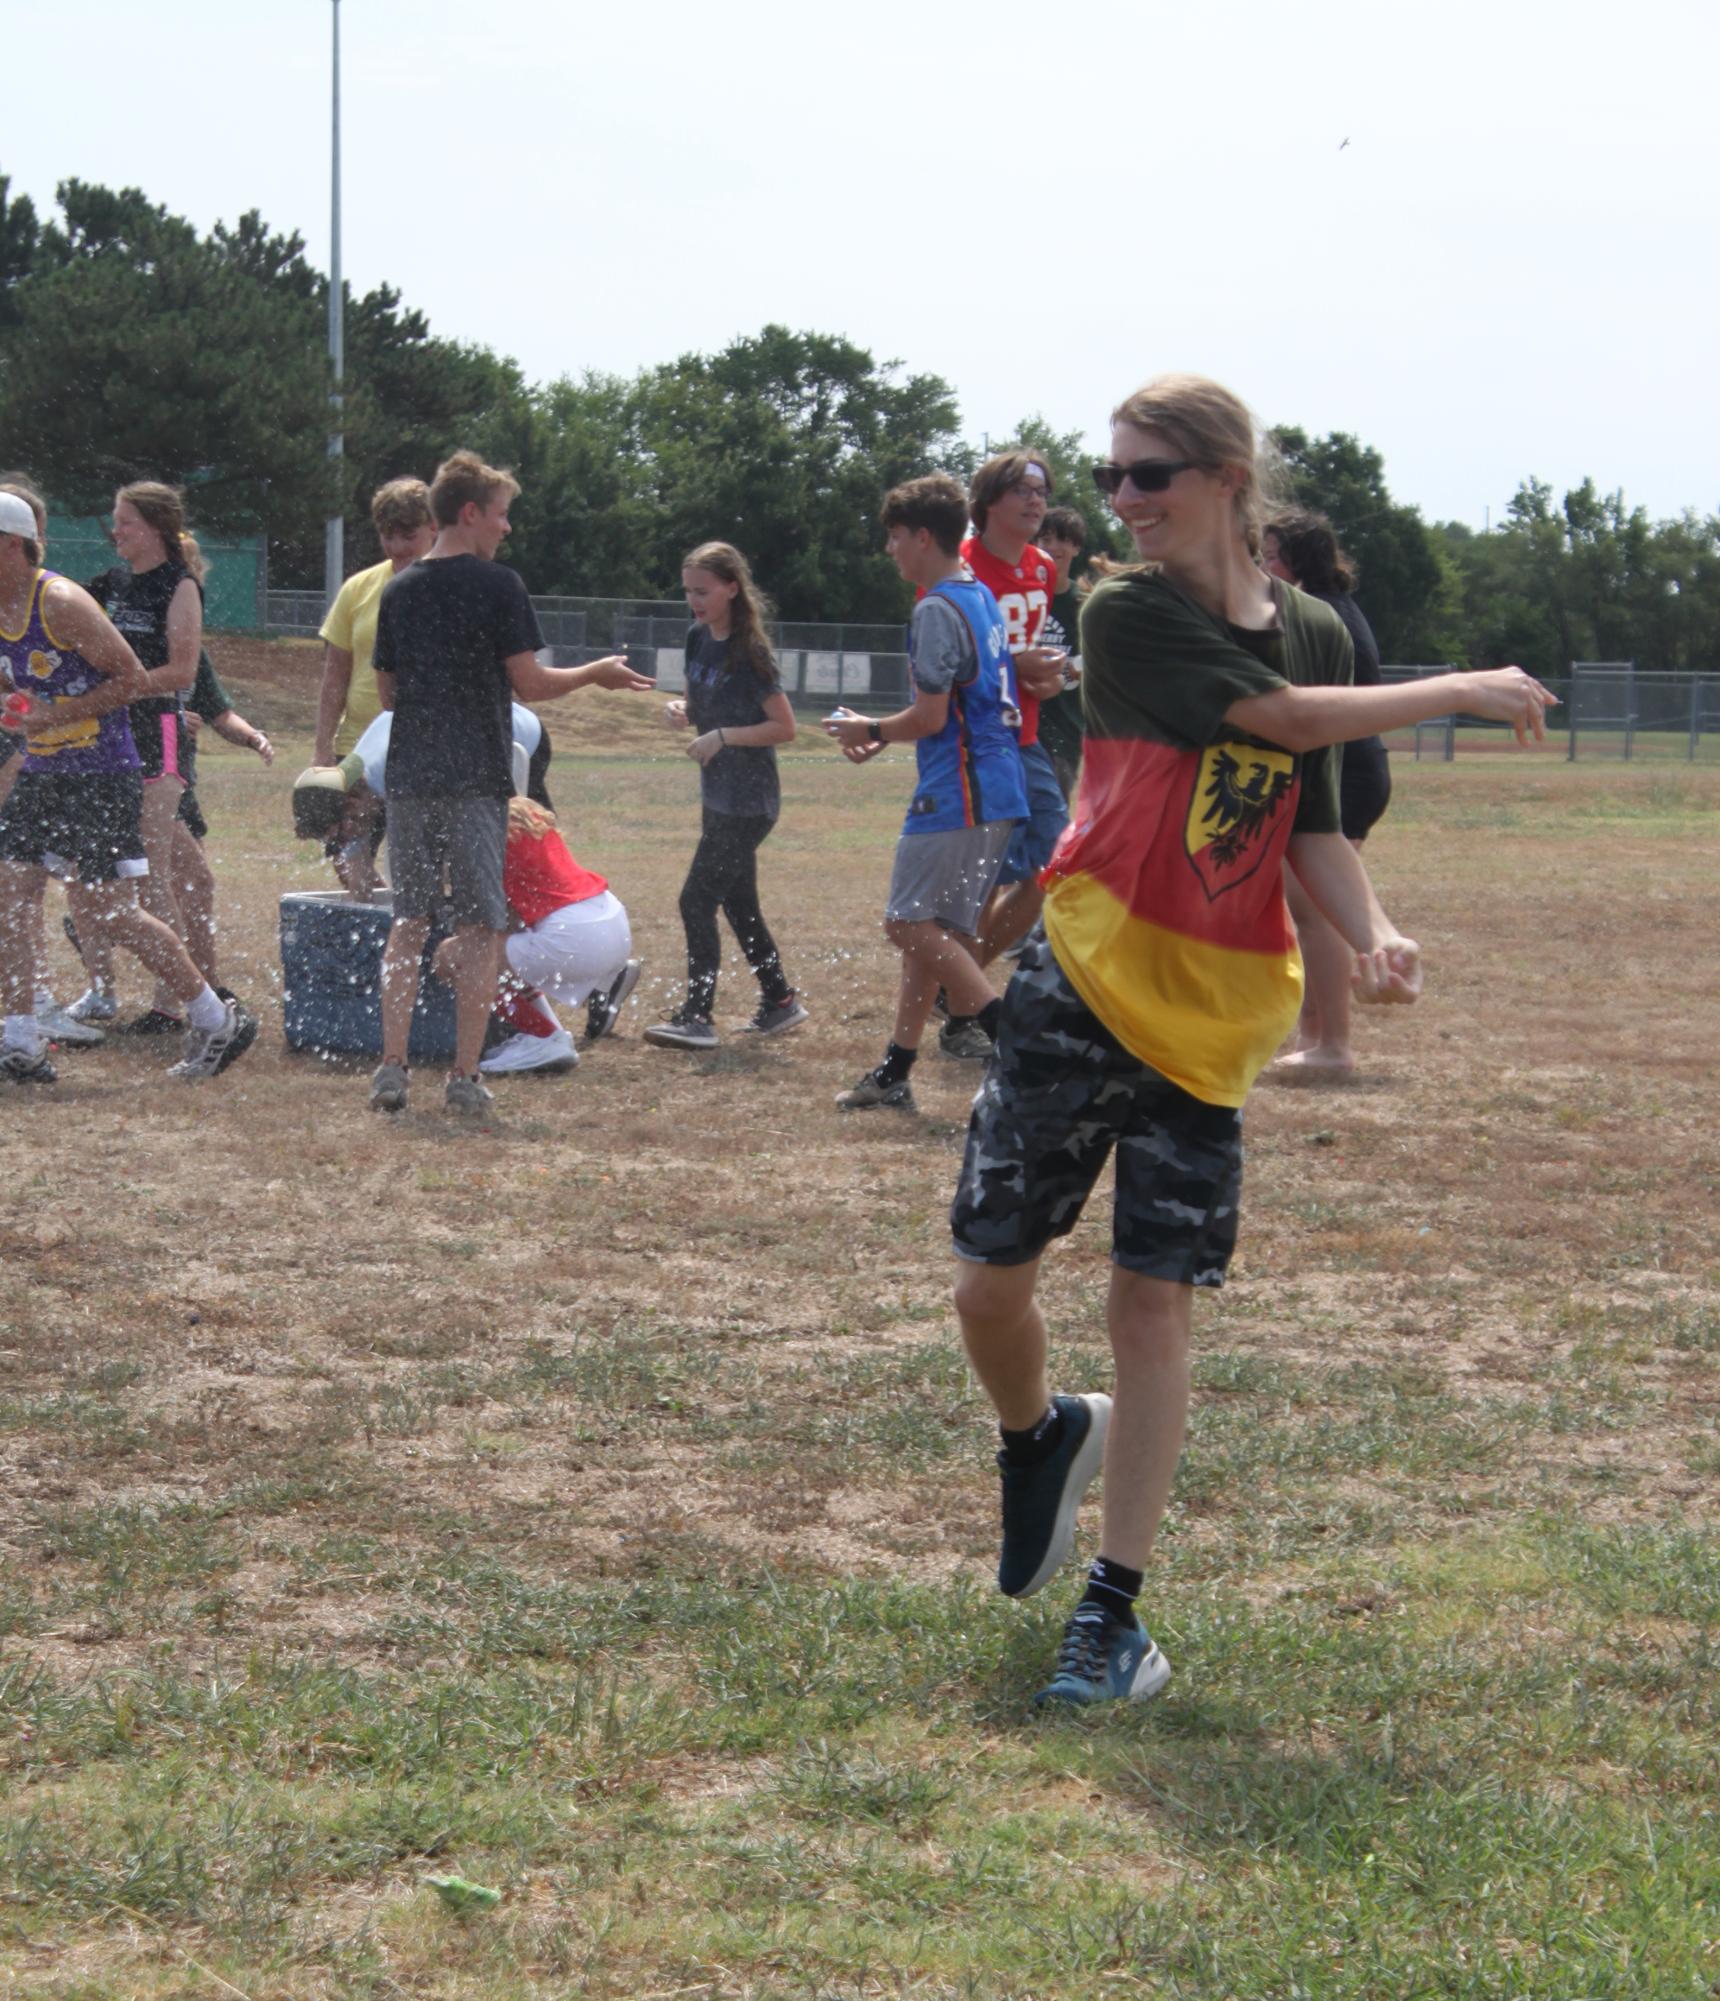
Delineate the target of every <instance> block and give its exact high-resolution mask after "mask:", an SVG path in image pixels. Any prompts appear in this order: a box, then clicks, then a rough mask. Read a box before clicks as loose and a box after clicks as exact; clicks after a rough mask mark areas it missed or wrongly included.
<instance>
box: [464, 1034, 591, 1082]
mask: <svg viewBox="0 0 1720 2001" xmlns="http://www.w3.org/2000/svg"><path fill="white" fill-rule="evenodd" d="M578 1062H579V1051H578V1050H577V1049H575V1048H574V1046H573V1037H572V1036H571V1035H569V1034H568V1032H567V1030H566V1029H565V1028H558V1029H557V1030H556V1032H555V1033H554V1034H553V1035H510V1036H509V1037H508V1039H507V1041H506V1042H499V1043H497V1045H496V1047H495V1048H494V1049H492V1050H491V1051H490V1053H489V1055H488V1056H486V1057H485V1058H484V1059H483V1061H482V1062H481V1063H479V1065H478V1068H479V1069H480V1070H481V1071H482V1072H483V1074H484V1075H485V1076H486V1077H498V1076H506V1075H508V1074H510V1073H511V1072H514V1071H518V1070H541V1071H543V1072H545V1073H546V1074H549V1075H553V1074H554V1073H555V1072H556V1071H558V1070H571V1069H573V1068H574V1067H575V1065H577V1063H578Z"/></svg>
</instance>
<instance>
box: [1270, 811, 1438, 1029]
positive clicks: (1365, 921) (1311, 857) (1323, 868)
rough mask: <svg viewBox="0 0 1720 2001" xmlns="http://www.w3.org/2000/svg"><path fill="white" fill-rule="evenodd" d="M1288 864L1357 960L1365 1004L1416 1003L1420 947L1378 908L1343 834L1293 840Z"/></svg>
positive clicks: (1354, 979)
mask: <svg viewBox="0 0 1720 2001" xmlns="http://www.w3.org/2000/svg"><path fill="white" fill-rule="evenodd" d="M1289 862H1290V866H1291V868H1292V869H1293V870H1294V871H1295V873H1296V879H1297V881H1298V882H1300V883H1301V885H1302V887H1303V888H1304V889H1305V890H1306V891H1307V892H1308V894H1309V895H1310V896H1311V897H1312V898H1313V899H1314V902H1315V903H1316V904H1317V905H1318V906H1319V910H1320V914H1321V915H1322V916H1323V917H1324V918H1325V919H1326V920H1327V922H1328V923H1330V925H1331V926H1332V928H1333V930H1334V931H1336V932H1337V934H1338V936H1339V937H1340V938H1342V939H1343V940H1344V942H1345V943H1346V944H1347V945H1348V946H1349V947H1350V948H1351V950H1352V951H1353V952H1354V953H1355V955H1356V962H1355V964H1354V966H1353V967H1352V968H1351V970H1350V978H1351V983H1352V985H1353V986H1354V987H1355V990H1356V998H1357V999H1358V1000H1362V1001H1398V1002H1404V1001H1413V1000H1415V999H1416V998H1417V997H1418V995H1419V994H1420V993H1421V947H1420V946H1419V945H1418V944H1417V943H1416V942H1415V940H1414V939H1413V938H1406V937H1405V936H1404V935H1403V933H1402V932H1401V931H1399V929H1398V928H1397V926H1396V925H1395V924H1394V923H1393V922H1392V921H1391V919H1390V918H1389V917H1388V916H1387V915H1386V913H1385V911H1384V910H1383V909H1382V908H1381V907H1380V900H1379V898H1378V897H1377V896H1376V895H1375V894H1374V886H1373V883H1372V882H1371V881H1370V880H1369V877H1368V872H1367V870H1366V869H1365V868H1364V867H1363V865H1362V858H1361V856H1360V855H1359V854H1357V852H1356V850H1355V848H1354V847H1353V846H1352V845H1351V844H1350V842H1348V841H1346V840H1345V839H1344V837H1343V835H1342V834H1292V835H1291V836H1290V853H1289Z"/></svg>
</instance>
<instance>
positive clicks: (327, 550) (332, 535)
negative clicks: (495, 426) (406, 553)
mask: <svg viewBox="0 0 1720 2001" xmlns="http://www.w3.org/2000/svg"><path fill="white" fill-rule="evenodd" d="M333 131H334V151H333V158H332V172H331V176H330V181H331V187H332V193H331V196H330V221H329V257H328V359H329V372H330V374H331V375H332V377H333V379H334V387H333V389H332V391H331V393H330V396H329V402H330V404H331V405H332V406H333V411H334V422H333V428H332V429H331V430H330V432H329V440H328V455H329V457H330V458H331V459H338V458H340V457H341V456H342V455H343V454H344V452H345V450H346V439H345V436H344V435H343V432H342V429H341V415H342V400H343V399H342V397H341V389H340V385H341V377H342V374H343V373H344V371H345V365H346V297H345V293H344V291H343V290H342V286H341V276H340V0H334V112H333ZM345 568H346V518H345V516H344V515H340V514H336V515H334V516H332V517H331V519H330V521H329V523H328V529H327V534H326V538H325V540H324V543H323V595H324V596H325V597H326V598H327V599H328V601H329V602H330V603H331V604H332V603H333V602H334V596H335V593H336V592H337V591H338V590H339V589H340V585H341V572H342V571H343V570H344V569H345Z"/></svg>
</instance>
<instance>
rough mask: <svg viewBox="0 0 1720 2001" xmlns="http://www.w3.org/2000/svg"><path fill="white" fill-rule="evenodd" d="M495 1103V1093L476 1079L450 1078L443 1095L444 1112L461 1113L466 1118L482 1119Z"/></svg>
mask: <svg viewBox="0 0 1720 2001" xmlns="http://www.w3.org/2000/svg"><path fill="white" fill-rule="evenodd" d="M495 1102H496V1094H495V1092H494V1091H490V1090H486V1089H485V1088H484V1086H483V1085H482V1084H480V1083H479V1082H478V1080H477V1078H476V1077H450V1078H449V1079H448V1088H447V1089H446V1090H445V1091H444V1092H443V1093H442V1109H443V1111H445V1112H459V1113H460V1114H461V1115H462V1116H463V1117H466V1118H478V1119H481V1118H482V1117H483V1116H484V1114H485V1113H486V1112H487V1111H489V1110H490V1109H491V1107H492V1106H493V1105H494V1104H495Z"/></svg>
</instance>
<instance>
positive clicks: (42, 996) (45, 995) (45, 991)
mask: <svg viewBox="0 0 1720 2001" xmlns="http://www.w3.org/2000/svg"><path fill="white" fill-rule="evenodd" d="M53 1005H54V990H53V988H52V987H38V988H37V989H36V1012H37V1013H38V1014H46V1013H47V1012H48V1010H49V1008H51V1007H52V1006H53Z"/></svg>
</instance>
